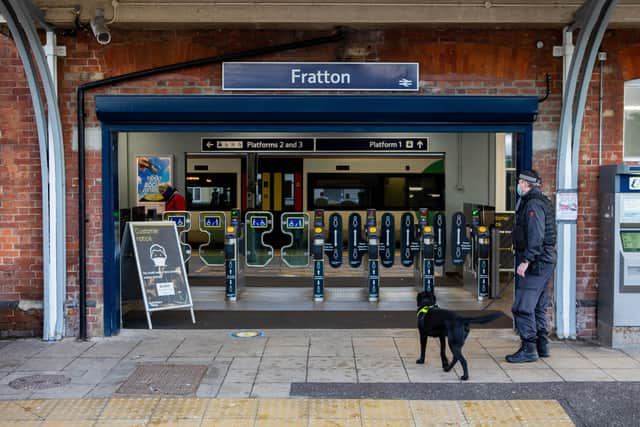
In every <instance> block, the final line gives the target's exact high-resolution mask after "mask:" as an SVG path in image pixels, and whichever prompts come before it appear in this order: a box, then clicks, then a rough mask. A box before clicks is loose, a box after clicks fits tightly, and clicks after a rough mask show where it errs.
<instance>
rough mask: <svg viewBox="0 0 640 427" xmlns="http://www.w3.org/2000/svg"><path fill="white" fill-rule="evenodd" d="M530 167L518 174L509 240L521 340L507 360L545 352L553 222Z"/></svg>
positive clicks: (530, 359)
mask: <svg viewBox="0 0 640 427" xmlns="http://www.w3.org/2000/svg"><path fill="white" fill-rule="evenodd" d="M540 184H541V181H540V176H539V175H538V173H537V172H536V171H534V170H526V171H523V172H521V173H520V175H518V187H517V192H518V195H519V196H520V199H519V200H518V203H517V204H516V218H515V224H514V229H513V243H514V246H515V250H516V265H517V270H516V273H517V277H516V289H515V297H514V301H513V307H512V308H511V311H512V312H513V318H514V320H515V324H516V329H517V331H518V335H520V339H521V340H522V343H521V345H520V349H518V351H516V352H515V353H513V354H510V355H508V356H506V359H507V362H510V363H523V362H534V361H536V360H538V357H548V356H549V346H548V343H549V340H548V338H547V334H548V329H547V307H548V306H549V283H550V281H551V277H552V275H553V270H554V269H555V266H556V260H557V255H556V222H555V212H554V208H553V205H552V203H551V201H550V200H549V199H548V198H547V197H546V196H545V195H544V194H542V191H541V190H540Z"/></svg>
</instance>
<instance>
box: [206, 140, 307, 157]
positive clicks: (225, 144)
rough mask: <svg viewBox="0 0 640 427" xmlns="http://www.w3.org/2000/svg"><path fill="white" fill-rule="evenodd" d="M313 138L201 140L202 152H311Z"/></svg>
mask: <svg viewBox="0 0 640 427" xmlns="http://www.w3.org/2000/svg"><path fill="white" fill-rule="evenodd" d="M313 150H314V140H313V138H256V139H232V138H202V152H203V153H204V152H210V151H215V152H221V151H242V152H247V151H249V152H265V151H284V152H287V151H291V152H297V151H313Z"/></svg>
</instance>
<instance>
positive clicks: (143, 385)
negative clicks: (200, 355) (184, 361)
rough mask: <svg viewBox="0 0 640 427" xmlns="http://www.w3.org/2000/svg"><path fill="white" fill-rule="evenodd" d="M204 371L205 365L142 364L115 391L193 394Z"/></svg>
mask: <svg viewBox="0 0 640 427" xmlns="http://www.w3.org/2000/svg"><path fill="white" fill-rule="evenodd" d="M206 372H207V366H205V365H170V364H160V363H148V364H143V365H139V366H138V367H137V368H136V370H135V371H133V374H131V375H130V376H129V378H127V380H126V381H125V382H124V383H123V384H122V385H121V386H120V388H118V390H117V391H116V393H118V394H136V395H137V394H151V395H177V396H186V395H189V394H195V392H196V390H197V388H198V386H199V385H200V381H202V377H203V376H204V374H205V373H206Z"/></svg>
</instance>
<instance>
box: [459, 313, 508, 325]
mask: <svg viewBox="0 0 640 427" xmlns="http://www.w3.org/2000/svg"><path fill="white" fill-rule="evenodd" d="M500 316H502V313H491V314H486V315H484V316H478V317H465V318H464V321H465V322H467V323H489V322H492V321H494V320H496V319H498V318H499V317H500Z"/></svg>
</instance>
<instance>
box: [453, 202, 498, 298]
mask: <svg viewBox="0 0 640 427" xmlns="http://www.w3.org/2000/svg"><path fill="white" fill-rule="evenodd" d="M466 229H467V226H466V221H465V216H464V214H463V213H462V212H456V213H455V214H453V219H452V225H451V262H452V263H453V264H454V265H464V263H465V259H466V257H467V255H469V253H470V252H471V247H472V245H471V241H470V240H469V238H467V230H466ZM473 237H474V239H475V247H476V250H477V255H478V256H477V258H476V259H477V265H475V266H474V268H475V271H476V281H477V287H478V300H479V301H482V300H484V299H485V298H487V297H489V254H490V247H491V239H490V237H489V230H488V229H487V227H485V226H484V225H478V226H477V227H476V228H475V231H474V236H473Z"/></svg>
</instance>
